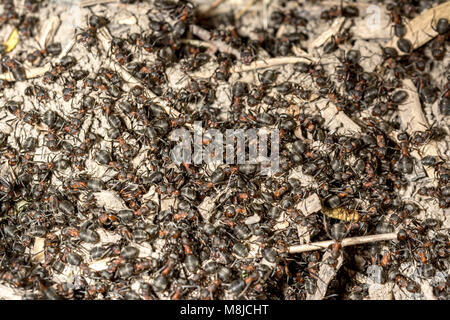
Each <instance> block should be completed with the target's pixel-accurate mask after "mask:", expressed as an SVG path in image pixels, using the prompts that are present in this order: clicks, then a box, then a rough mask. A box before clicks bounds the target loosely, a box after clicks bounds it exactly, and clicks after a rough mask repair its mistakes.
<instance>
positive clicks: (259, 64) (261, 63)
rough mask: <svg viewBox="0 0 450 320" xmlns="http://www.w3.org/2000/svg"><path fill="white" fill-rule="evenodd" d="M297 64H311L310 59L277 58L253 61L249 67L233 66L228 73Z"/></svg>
mask: <svg viewBox="0 0 450 320" xmlns="http://www.w3.org/2000/svg"><path fill="white" fill-rule="evenodd" d="M297 62H311V59H308V58H303V57H279V58H271V59H267V60H257V61H253V62H252V63H250V64H249V65H244V64H243V65H240V66H234V67H232V68H231V69H230V72H246V71H252V70H256V69H263V68H270V67H274V66H280V65H283V64H294V63H297Z"/></svg>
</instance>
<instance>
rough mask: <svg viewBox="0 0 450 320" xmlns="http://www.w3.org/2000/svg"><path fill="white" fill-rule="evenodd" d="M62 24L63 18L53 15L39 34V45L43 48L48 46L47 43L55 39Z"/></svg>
mask: <svg viewBox="0 0 450 320" xmlns="http://www.w3.org/2000/svg"><path fill="white" fill-rule="evenodd" d="M60 24H61V20H60V19H59V18H58V17H56V16H53V17H51V18H50V19H48V20H47V21H46V22H45V25H44V27H43V28H42V30H41V33H40V35H39V46H40V47H41V48H42V49H44V48H47V45H48V44H49V43H50V42H51V41H52V40H53V37H54V36H55V33H56V31H57V30H58V28H59V25H60Z"/></svg>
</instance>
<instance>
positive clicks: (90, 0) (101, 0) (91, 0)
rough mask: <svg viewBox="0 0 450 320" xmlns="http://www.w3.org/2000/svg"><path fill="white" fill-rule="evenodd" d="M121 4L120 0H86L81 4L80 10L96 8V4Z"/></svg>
mask: <svg viewBox="0 0 450 320" xmlns="http://www.w3.org/2000/svg"><path fill="white" fill-rule="evenodd" d="M113 2H119V1H118V0H84V1H81V2H80V8H85V7H91V6H95V5H96V4H107V3H113Z"/></svg>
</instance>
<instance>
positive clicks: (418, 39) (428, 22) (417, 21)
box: [386, 1, 450, 55]
mask: <svg viewBox="0 0 450 320" xmlns="http://www.w3.org/2000/svg"><path fill="white" fill-rule="evenodd" d="M442 18H444V19H447V20H450V1H447V2H445V3H442V4H440V5H438V6H437V7H435V8H432V9H429V10H427V11H425V12H424V13H422V14H421V15H419V16H417V17H415V18H414V19H412V20H411V21H409V22H408V23H406V30H407V32H406V35H405V36H404V38H405V39H407V40H409V41H410V42H411V44H412V47H413V50H414V49H417V48H419V47H421V46H423V45H424V44H425V43H427V42H428V41H430V40H431V39H433V38H434V37H436V36H437V35H438V33H437V32H436V31H435V30H433V27H434V28H436V23H437V21H438V20H439V19H442ZM397 41H398V37H396V36H394V37H393V38H392V39H391V40H390V41H389V42H388V43H387V44H386V46H387V47H394V48H396V49H397V51H398V53H399V54H401V55H405V54H407V53H405V52H402V51H401V50H399V49H398V46H397Z"/></svg>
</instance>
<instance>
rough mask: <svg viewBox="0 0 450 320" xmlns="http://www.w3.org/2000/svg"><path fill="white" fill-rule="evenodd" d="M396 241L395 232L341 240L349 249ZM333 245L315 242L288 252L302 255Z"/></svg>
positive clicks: (330, 242) (327, 242) (297, 246)
mask: <svg viewBox="0 0 450 320" xmlns="http://www.w3.org/2000/svg"><path fill="white" fill-rule="evenodd" d="M395 239H397V233H395V232H392V233H383V234H376V235H371V236H362V237H353V238H345V239H343V240H341V246H342V247H348V246H355V245H359V244H364V243H371V242H377V241H389V240H395ZM333 243H335V241H334V240H327V241H319V242H313V243H308V244H301V245H296V246H290V247H289V249H288V252H289V253H301V252H307V251H315V250H322V249H327V248H328V247H329V246H330V245H332V244H333Z"/></svg>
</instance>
